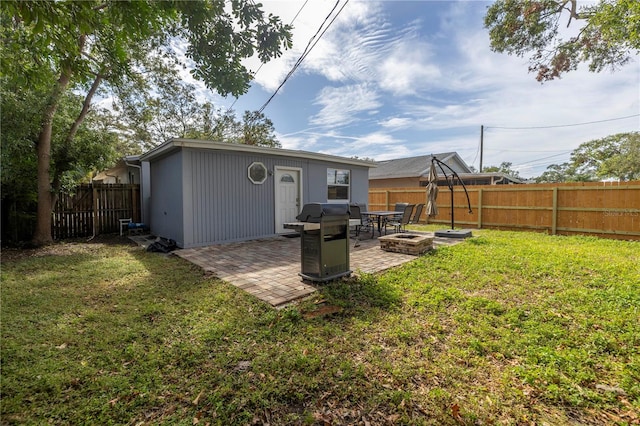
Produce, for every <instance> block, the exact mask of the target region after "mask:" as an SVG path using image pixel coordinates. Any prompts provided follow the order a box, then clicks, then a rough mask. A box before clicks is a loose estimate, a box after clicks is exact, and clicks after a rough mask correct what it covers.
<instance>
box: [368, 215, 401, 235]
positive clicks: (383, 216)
mask: <svg viewBox="0 0 640 426" xmlns="http://www.w3.org/2000/svg"><path fill="white" fill-rule="evenodd" d="M360 214H361V215H363V216H369V217H370V218H371V219H374V218H375V219H376V221H377V223H378V235H382V218H387V217H392V216H397V215H398V214H402V212H397V211H394V210H373V211H365V212H360ZM374 235H375V232H374V230H373V227H372V228H371V238H373V237H374Z"/></svg>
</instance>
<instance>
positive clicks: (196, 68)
mask: <svg viewBox="0 0 640 426" xmlns="http://www.w3.org/2000/svg"><path fill="white" fill-rule="evenodd" d="M0 12H1V15H0V37H1V39H2V48H3V49H2V50H3V60H2V65H1V68H0V78H1V79H2V84H3V85H4V84H7V85H8V86H13V87H29V88H31V89H34V90H35V91H37V92H38V93H40V94H41V97H42V100H43V102H42V103H41V104H39V105H38V109H37V113H38V116H39V119H38V120H37V121H38V127H37V131H35V132H34V134H33V135H32V138H33V139H32V140H31V143H32V144H33V146H34V148H35V151H36V162H37V170H38V175H37V194H38V196H37V202H38V212H37V223H36V229H35V232H34V237H33V242H34V243H36V244H44V243H48V242H50V241H51V207H52V195H53V194H54V193H55V192H56V191H55V189H56V188H52V174H51V170H52V169H54V170H55V168H56V164H55V162H54V161H53V158H52V135H54V134H56V133H59V132H63V133H64V136H63V137H62V142H61V146H60V147H58V148H57V149H60V150H61V151H62V152H65V151H69V149H70V147H71V145H72V144H73V141H74V140H75V139H76V137H77V135H78V133H79V132H80V131H81V128H82V125H83V123H84V122H85V119H86V118H87V117H88V115H89V112H90V109H91V104H92V100H93V98H94V96H95V95H96V94H97V93H99V91H100V90H113V89H115V88H118V87H120V86H121V85H123V84H124V83H125V82H131V81H138V82H145V81H146V82H148V81H151V80H153V78H154V76H156V75H157V73H158V72H159V71H161V70H163V69H167V68H171V67H172V66H184V67H189V68H190V69H191V73H192V74H193V76H194V77H195V78H197V79H200V80H201V81H203V82H204V84H205V85H206V86H207V87H208V88H209V89H211V90H215V91H217V92H218V93H220V94H221V95H227V94H232V95H234V96H237V95H240V94H242V93H244V92H246V90H247V89H248V87H249V82H250V80H251V78H252V75H251V73H250V71H249V70H248V69H246V67H245V66H244V65H243V64H242V59H244V58H246V57H250V56H253V55H254V54H257V55H258V56H259V58H260V59H261V60H262V61H263V62H266V61H268V60H269V59H271V58H273V57H276V56H278V55H280V53H281V51H282V49H284V48H288V47H290V45H291V33H290V28H289V27H288V26H286V25H283V24H282V23H281V22H280V20H279V18H277V17H275V16H272V15H269V16H265V14H264V13H263V11H262V10H261V9H260V5H257V4H255V3H254V2H253V1H252V0H233V1H231V2H229V3H228V4H227V3H226V2H225V1H223V0H201V1H195V0H194V1H185V2H171V1H135V2H126V1H95V0H94V1H91V0H85V1H65V0H60V1H55V2H52V1H28V2H26V1H3V2H1V3H0ZM173 45H182V46H185V53H186V58H187V60H186V61H185V60H183V59H181V56H180V55H178V54H177V53H176V52H174V50H173V49H172V47H171V46H173ZM141 87H144V85H142V86H141ZM146 87H148V86H146ZM70 91H73V93H74V94H76V95H79V98H78V101H77V105H78V108H77V114H76V115H75V117H73V119H71V120H67V121H65V120H56V116H57V115H58V114H59V113H61V111H62V109H60V108H59V107H60V105H61V102H62V99H63V98H64V97H65V96H66V94H67V93H68V92H70ZM57 123H62V124H61V125H62V126H65V127H64V129H63V130H61V129H54V124H55V125H57ZM3 124H4V111H3Z"/></svg>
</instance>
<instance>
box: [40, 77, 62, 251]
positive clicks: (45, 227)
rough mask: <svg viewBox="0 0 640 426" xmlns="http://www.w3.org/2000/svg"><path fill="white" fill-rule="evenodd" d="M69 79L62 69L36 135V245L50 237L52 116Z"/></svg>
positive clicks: (46, 241)
mask: <svg viewBox="0 0 640 426" xmlns="http://www.w3.org/2000/svg"><path fill="white" fill-rule="evenodd" d="M70 80H71V71H70V70H69V69H65V70H63V71H62V74H61V75H60V78H59V79H58V81H57V83H56V87H55V88H54V90H53V94H52V95H51V100H50V101H49V105H47V108H46V109H45V112H44V118H43V120H42V127H41V129H40V134H39V135H38V144H37V145H36V153H37V155H38V178H37V182H38V209H37V214H36V229H35V230H34V233H33V238H32V240H31V242H32V243H33V244H35V245H36V246H41V245H44V244H50V243H52V242H53V238H51V210H52V203H51V201H52V199H51V195H52V194H51V180H50V173H49V169H50V166H51V135H52V132H53V117H54V116H55V114H56V110H57V109H58V105H59V103H60V96H62V94H63V93H64V91H65V89H66V88H67V86H68V85H69V81H70Z"/></svg>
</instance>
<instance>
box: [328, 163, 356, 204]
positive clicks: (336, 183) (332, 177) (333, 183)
mask: <svg viewBox="0 0 640 426" xmlns="http://www.w3.org/2000/svg"><path fill="white" fill-rule="evenodd" d="M345 177H346V183H344V180H345ZM341 180H342V181H343V182H342V183H341V182H340V181H341ZM331 188H336V192H337V188H346V189H347V198H329V197H330V195H331ZM350 200H351V169H338V168H335V167H327V203H349V202H350Z"/></svg>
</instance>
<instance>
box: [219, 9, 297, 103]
mask: <svg viewBox="0 0 640 426" xmlns="http://www.w3.org/2000/svg"><path fill="white" fill-rule="evenodd" d="M252 3H254V2H253V1H252ZM307 3H309V0H305V2H304V3H303V4H302V6H300V9H298V12H296V15H295V16H294V17H293V19H292V20H291V22H289V25H293V23H294V22H296V19H298V15H300V12H302V9H304V7H305V6H306V5H307ZM254 5H255V3H254ZM263 66H264V62H261V63H260V66H259V67H258V69H257V70H256V72H254V73H253V78H255V77H256V75H257V74H258V73H259V72H260V70H261V69H262V67H263ZM236 102H238V98H237V97H236V98H235V99H234V101H233V103H232V104H231V106H230V107H229V109H228V110H227V113H229V111H231V110H232V109H233V106H234V105H235V104H236Z"/></svg>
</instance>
